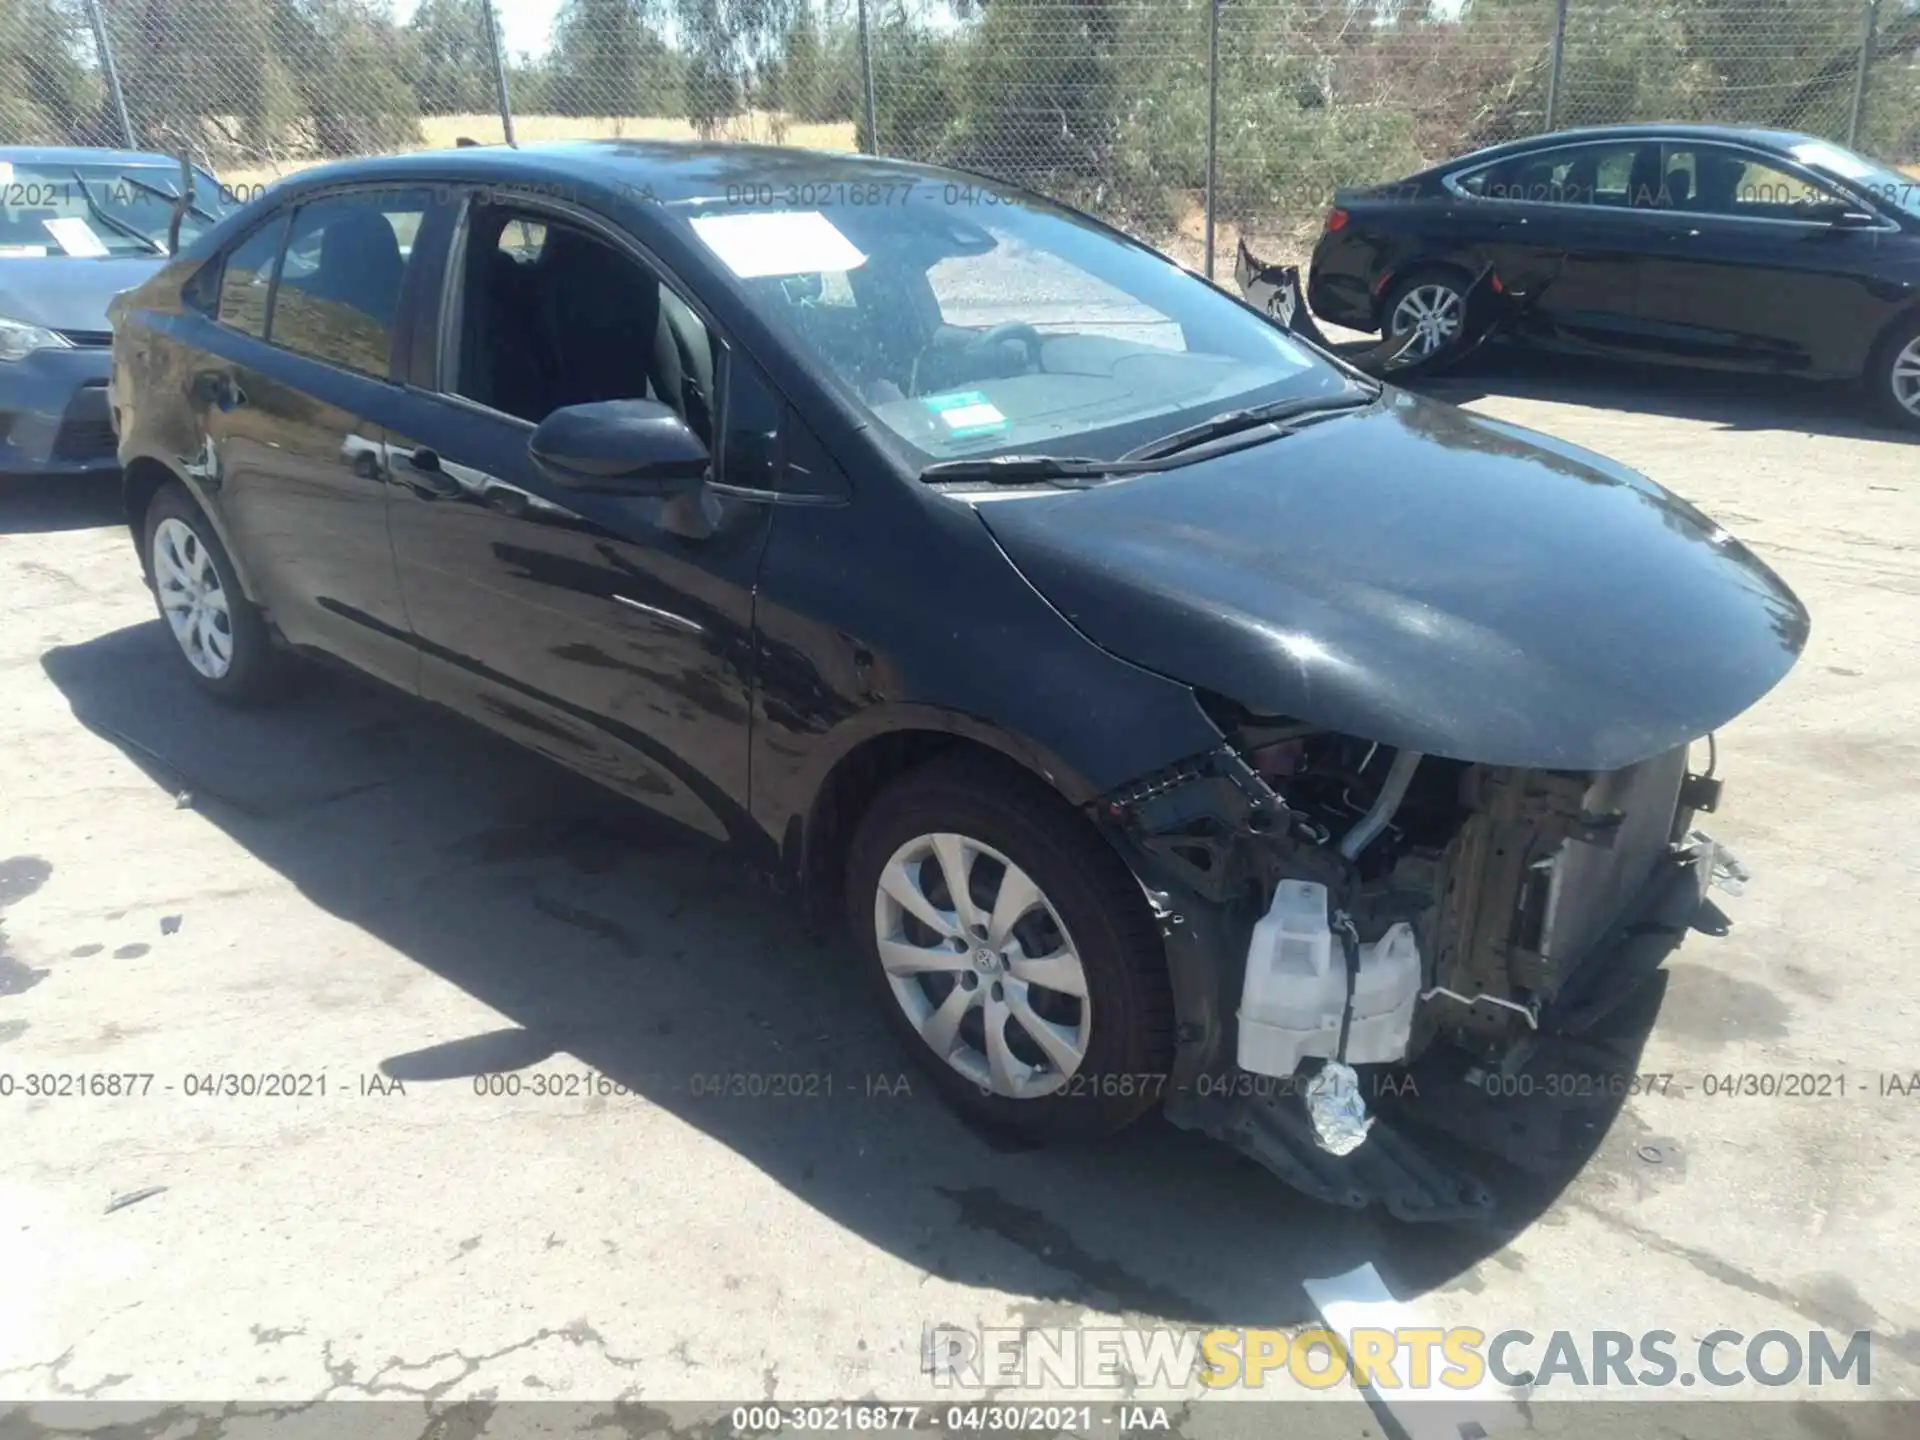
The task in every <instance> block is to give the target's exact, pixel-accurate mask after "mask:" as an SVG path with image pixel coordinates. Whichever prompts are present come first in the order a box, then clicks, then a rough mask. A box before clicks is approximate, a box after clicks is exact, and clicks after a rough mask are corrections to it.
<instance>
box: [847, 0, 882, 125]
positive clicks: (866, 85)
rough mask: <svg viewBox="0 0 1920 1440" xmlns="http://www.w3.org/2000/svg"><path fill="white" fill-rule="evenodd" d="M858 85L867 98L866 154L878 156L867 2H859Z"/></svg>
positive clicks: (871, 49)
mask: <svg viewBox="0 0 1920 1440" xmlns="http://www.w3.org/2000/svg"><path fill="white" fill-rule="evenodd" d="M843 13H844V12H843ZM860 84H861V88H862V89H864V90H865V91H866V96H867V153H868V154H869V155H878V154H879V153H880V112H879V108H878V106H876V105H875V104H874V99H873V37H872V35H871V34H870V33H869V32H868V30H867V0H860Z"/></svg>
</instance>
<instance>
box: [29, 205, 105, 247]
mask: <svg viewBox="0 0 1920 1440" xmlns="http://www.w3.org/2000/svg"><path fill="white" fill-rule="evenodd" d="M40 223H41V225H42V226H44V227H45V228H46V232H47V233H48V234H49V235H51V236H53V238H54V239H55V240H56V241H58V242H59V245H60V248H61V249H62V250H64V251H66V252H67V254H69V255H104V254H106V253H107V247H106V245H105V244H104V243H103V242H102V241H101V239H100V237H99V236H98V235H96V234H94V233H93V227H92V226H91V225H89V224H87V222H86V221H84V220H82V219H81V218H80V217H79V216H78V215H62V216H61V217H60V218H59V219H57V220H42V221H41V222H40Z"/></svg>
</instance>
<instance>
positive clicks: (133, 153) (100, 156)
mask: <svg viewBox="0 0 1920 1440" xmlns="http://www.w3.org/2000/svg"><path fill="white" fill-rule="evenodd" d="M0 160H4V161H6V162H8V163H10V164H14V165H85V164H88V163H92V164H95V165H175V166H177V165H179V163H180V157H179V156H178V155H162V154H160V153H159V152H157V151H153V150H109V149H107V148H105V147H103V146H98V145H0ZM194 168H195V169H199V168H200V166H199V165H198V163H197V162H196V164H195V166H194Z"/></svg>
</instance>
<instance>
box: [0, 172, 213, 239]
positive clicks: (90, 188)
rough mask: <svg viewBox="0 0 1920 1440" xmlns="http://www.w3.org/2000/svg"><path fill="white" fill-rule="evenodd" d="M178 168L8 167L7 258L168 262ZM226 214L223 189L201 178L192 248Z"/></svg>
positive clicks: (190, 229) (3, 221)
mask: <svg viewBox="0 0 1920 1440" xmlns="http://www.w3.org/2000/svg"><path fill="white" fill-rule="evenodd" d="M179 185H180V167H179V166H178V165H101V164H94V163H89V164H78V165H69V164H65V163H60V162H55V163H44V164H43V163H35V164H32V165H23V164H20V163H18V162H8V161H4V160H0V257H13V258H16V259H18V258H20V257H23V256H37V255H162V254H165V253H166V248H167V225H168V222H169V221H170V220H171V218H172V215H173V197H174V196H175V194H177V193H178V189H179ZM225 208H226V207H225V206H224V205H223V204H222V202H221V199H220V186H219V183H218V182H217V181H216V180H214V178H213V177H212V176H211V175H208V174H207V173H206V172H204V171H199V170H196V171H195V172H194V208H193V210H191V211H190V212H188V214H187V215H186V217H185V218H184V219H183V220H182V221H181V222H180V243H181V244H182V245H185V244H186V243H187V242H188V241H190V240H192V239H193V238H194V236H196V235H198V234H199V233H200V232H201V231H202V230H205V229H206V228H207V227H208V226H210V225H211V224H213V221H214V219H215V217H216V216H218V215H219V214H220V213H222V211H223V210H224V209H225Z"/></svg>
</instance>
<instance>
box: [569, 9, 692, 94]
mask: <svg viewBox="0 0 1920 1440" xmlns="http://www.w3.org/2000/svg"><path fill="white" fill-rule="evenodd" d="M660 18H661V7H660V3H659V0H567V3H566V5H565V7H564V8H563V9H562V10H561V11H560V19H559V21H558V23H556V25H555V26H554V37H553V41H554V43H553V54H552V57H551V66H552V68H551V73H550V75H549V79H548V98H549V103H550V104H551V105H552V107H553V108H554V109H555V110H557V111H558V112H559V113H561V114H563V115H665V114H671V113H673V110H674V108H676V107H677V106H678V103H679V100H680V84H681V73H680V72H681V65H680V63H679V60H678V57H676V56H673V55H671V54H670V52H669V51H668V49H667V47H666V45H665V44H664V43H663V42H662V41H661V39H660V35H659V32H658V30H657V29H656V28H655V27H656V25H657V23H658V22H659V20H660Z"/></svg>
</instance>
